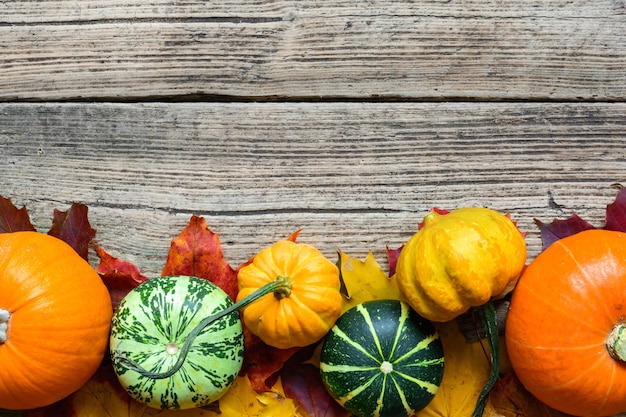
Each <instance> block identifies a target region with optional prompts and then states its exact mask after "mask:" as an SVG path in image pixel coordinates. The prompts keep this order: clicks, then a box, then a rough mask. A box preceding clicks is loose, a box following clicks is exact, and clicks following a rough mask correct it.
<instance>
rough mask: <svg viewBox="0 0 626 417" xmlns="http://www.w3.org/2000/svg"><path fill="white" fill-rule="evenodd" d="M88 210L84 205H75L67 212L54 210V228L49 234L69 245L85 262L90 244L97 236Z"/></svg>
mask: <svg viewBox="0 0 626 417" xmlns="http://www.w3.org/2000/svg"><path fill="white" fill-rule="evenodd" d="M88 210H89V209H88V208H87V206H86V205H84V204H79V203H73V204H72V206H71V207H70V208H69V210H67V211H61V210H57V209H55V210H54V215H53V218H52V228H51V229H50V231H48V234H49V235H51V236H54V237H57V238H59V239H61V240H63V241H65V242H66V243H67V244H69V245H70V246H71V247H72V248H74V250H75V251H76V252H77V253H78V254H79V255H80V256H81V257H82V258H83V259H85V260H87V259H88V256H89V244H90V242H91V240H92V239H93V238H94V236H95V235H96V231H95V229H92V228H91V225H90V224H89V219H88V217H87V212H88Z"/></svg>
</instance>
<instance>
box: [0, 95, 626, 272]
mask: <svg viewBox="0 0 626 417" xmlns="http://www.w3.org/2000/svg"><path fill="white" fill-rule="evenodd" d="M624 116H626V104H624V103H621V104H620V103H614V104H608V103H607V104H599V103H596V104H583V103H579V104H575V103H570V104H545V103H543V104H541V103H439V104H434V103H425V104H408V103H396V104H392V103H262V104H258V103H213V104H207V103H205V104H203V103H177V104H175V105H173V104H165V103H161V104H159V103H150V104H148V103H146V104H123V103H118V104H115V103H107V104H84V103H83V104H28V103H24V104H0V144H2V148H3V152H2V154H1V155H0V178H2V181H1V182H0V194H1V195H4V196H7V197H10V198H12V199H13V201H14V203H15V204H16V205H20V206H21V205H26V206H27V208H28V210H29V211H30V212H31V214H32V217H33V222H34V223H35V224H36V225H37V227H38V228H39V229H40V230H47V229H46V228H47V227H49V225H50V222H51V220H50V219H51V216H52V210H53V208H59V209H67V208H68V207H69V204H70V203H71V202H73V201H78V202H82V203H85V204H87V205H88V206H89V207H90V217H91V220H92V223H93V226H94V227H95V228H96V229H98V234H97V239H96V240H97V241H98V242H99V243H100V244H101V245H102V246H103V247H104V248H105V249H107V250H109V251H111V252H112V253H113V254H114V255H116V256H120V257H122V258H125V259H129V260H131V261H133V262H135V263H136V264H137V265H139V266H140V268H141V269H142V270H143V271H145V272H146V273H147V274H151V275H157V274H159V273H160V269H161V268H162V266H163V265H164V262H165V258H166V255H167V250H168V248H169V242H170V240H171V239H172V238H173V237H175V236H176V235H177V234H178V233H179V232H180V231H181V230H182V228H183V227H184V226H185V225H186V223H187V222H188V220H189V218H190V216H191V215H192V214H197V215H201V216H204V217H205V218H206V219H207V222H208V224H209V225H210V227H211V229H212V230H214V231H215V232H217V233H219V235H220V237H221V239H222V242H223V244H224V250H225V253H226V256H227V259H228V260H229V261H230V262H231V263H232V264H233V265H235V266H236V265H238V264H239V263H241V262H244V261H246V260H247V259H248V258H249V257H250V256H253V255H254V254H255V253H256V252H257V251H258V250H260V249H261V248H262V247H264V246H265V245H269V244H271V243H272V242H274V241H275V240H278V239H281V238H285V237H287V236H288V235H289V234H290V233H291V232H293V231H295V230H296V229H299V228H303V231H302V233H301V235H300V236H301V237H300V240H301V241H303V242H307V243H311V244H313V245H316V246H318V247H319V248H320V249H321V250H322V251H323V252H324V253H325V254H326V255H327V256H329V257H330V258H331V259H335V257H336V253H335V252H336V250H337V249H341V250H343V251H344V252H346V253H348V254H350V255H353V256H356V257H360V258H364V257H365V255H366V254H367V252H368V251H369V250H372V251H373V252H374V254H375V255H376V257H377V259H378V260H379V262H381V264H382V265H383V267H385V266H386V257H385V247H386V246H387V245H388V246H389V247H391V248H395V247H399V246H400V245H401V244H403V243H404V242H405V241H406V240H407V239H408V238H409V237H410V235H411V234H412V233H413V232H414V231H415V230H416V227H417V223H418V222H419V221H420V220H421V218H422V217H423V216H424V215H425V214H426V213H427V212H428V210H429V209H430V208H431V207H433V206H437V207H441V208H456V207H461V206H469V205H476V206H488V207H491V208H494V209H496V210H500V211H503V212H510V213H511V215H512V217H513V219H514V220H516V221H518V224H519V226H520V228H521V229H522V230H524V231H527V232H528V239H527V241H528V245H529V255H530V257H531V258H532V257H534V256H535V255H536V254H537V253H538V251H539V250H540V239H539V235H538V229H537V228H536V226H535V225H534V224H533V218H539V219H540V220H542V221H551V220H552V219H553V218H555V217H559V218H566V217H568V216H569V215H570V214H571V213H572V212H573V211H576V212H577V213H578V214H579V215H581V216H582V217H583V218H586V219H588V220H590V221H591V222H592V223H594V224H595V225H596V226H602V224H603V220H604V209H605V206H606V204H609V203H610V202H612V201H613V198H614V196H615V194H616V191H615V190H614V189H612V188H611V187H610V185H611V184H612V183H614V182H624V183H626V150H625V148H624V144H625V143H626V133H625V132H626V129H625V127H626V126H625V125H626V117H624Z"/></svg>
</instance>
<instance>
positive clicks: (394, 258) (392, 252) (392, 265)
mask: <svg viewBox="0 0 626 417" xmlns="http://www.w3.org/2000/svg"><path fill="white" fill-rule="evenodd" d="M402 248H404V245H402V246H400V247H399V248H396V249H389V246H387V247H386V250H385V251H386V253H387V265H388V267H389V274H388V276H389V277H390V278H391V277H393V276H394V275H396V265H397V263H398V257H400V252H402Z"/></svg>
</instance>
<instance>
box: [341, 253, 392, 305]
mask: <svg viewBox="0 0 626 417" xmlns="http://www.w3.org/2000/svg"><path fill="white" fill-rule="evenodd" d="M339 269H340V272H341V278H342V280H343V284H344V286H345V289H346V293H347V297H345V298H344V303H343V307H342V311H343V312H345V311H346V310H348V309H349V308H351V307H354V306H355V305H357V304H360V303H362V302H364V301H370V300H384V299H391V300H402V299H403V298H402V294H401V293H400V289H399V288H398V284H397V283H396V277H395V275H394V276H392V277H391V278H389V277H387V274H386V273H385V271H383V270H382V268H381V267H380V264H379V263H378V261H376V258H375V257H374V254H373V253H372V252H371V251H370V252H369V253H368V254H367V257H366V258H365V261H361V260H360V259H356V258H353V257H352V256H349V255H346V254H345V253H344V252H342V251H339Z"/></svg>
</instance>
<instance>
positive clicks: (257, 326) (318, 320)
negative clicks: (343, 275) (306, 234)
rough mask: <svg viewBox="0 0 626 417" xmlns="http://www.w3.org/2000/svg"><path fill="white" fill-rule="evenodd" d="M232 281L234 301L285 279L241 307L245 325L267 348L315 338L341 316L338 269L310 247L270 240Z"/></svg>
mask: <svg viewBox="0 0 626 417" xmlns="http://www.w3.org/2000/svg"><path fill="white" fill-rule="evenodd" d="M237 279H238V283H239V293H238V295H237V301H240V300H242V299H243V298H245V297H246V296H248V295H250V294H252V293H254V292H255V291H256V290H258V289H259V288H261V287H262V286H263V285H265V284H267V283H270V282H273V281H276V280H277V279H281V280H284V282H285V285H284V287H283V288H281V289H279V290H277V291H274V292H273V293H270V294H267V295H265V296H263V297H262V298H260V299H258V300H257V301H255V302H254V303H252V304H249V305H248V306H247V307H244V309H243V320H244V323H245V324H246V326H247V327H248V328H249V329H250V331H251V332H252V333H254V334H255V335H257V336H258V337H259V338H260V339H261V340H263V341H264V342H265V343H267V344H268V345H270V346H274V347H277V348H280V349H286V348H290V347H296V346H306V345H310V344H311V343H314V342H317V341H318V340H320V339H321V338H322V337H324V335H326V333H328V331H329V330H330V329H331V328H332V327H333V325H334V324H335V321H336V320H337V319H338V318H339V316H340V315H341V301H342V296H341V293H340V292H339V289H340V286H341V284H340V281H339V269H338V268H337V266H336V265H335V264H334V263H332V262H331V261H329V260H328V259H327V258H325V257H324V255H322V253H321V252H320V251H318V250H317V249H316V248H314V247H313V246H310V245H307V244H304V243H295V242H292V241H289V240H284V241H279V242H276V243H275V244H273V245H272V246H270V247H267V248H265V249H263V250H261V251H260V252H259V253H258V254H257V255H256V256H255V257H254V260H253V261H252V262H251V263H250V264H248V265H246V266H244V267H243V268H241V269H240V270H239V273H238V275H237Z"/></svg>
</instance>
